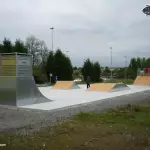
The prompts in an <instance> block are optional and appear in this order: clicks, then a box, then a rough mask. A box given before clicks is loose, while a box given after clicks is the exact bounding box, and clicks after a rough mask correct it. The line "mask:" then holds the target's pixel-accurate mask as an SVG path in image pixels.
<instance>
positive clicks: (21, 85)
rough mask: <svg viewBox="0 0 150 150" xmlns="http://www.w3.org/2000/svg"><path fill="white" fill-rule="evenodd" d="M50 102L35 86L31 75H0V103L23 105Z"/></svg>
mask: <svg viewBox="0 0 150 150" xmlns="http://www.w3.org/2000/svg"><path fill="white" fill-rule="evenodd" d="M44 102H51V100H49V99H47V98H46V97H44V96H43V95H42V94H41V92H40V91H39V89H38V88H37V87H36V84H35V81H34V78H33V77H31V78H30V77H0V104H2V105H12V106H24V105H31V104H37V103H44Z"/></svg>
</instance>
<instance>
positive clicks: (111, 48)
mask: <svg viewBox="0 0 150 150" xmlns="http://www.w3.org/2000/svg"><path fill="white" fill-rule="evenodd" d="M110 66H111V70H110V71H111V79H112V78H113V74H112V47H110Z"/></svg>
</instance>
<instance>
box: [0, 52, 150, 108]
mask: <svg viewBox="0 0 150 150" xmlns="http://www.w3.org/2000/svg"><path fill="white" fill-rule="evenodd" d="M1 61H2V62H1V64H2V66H1V68H2V69H1V70H2V71H1V72H2V73H1V77H0V103H1V104H2V105H9V106H16V107H20V108H30V109H41V110H53V109H59V108H64V107H69V106H75V105H81V104H86V103H90V102H94V101H102V100H107V99H109V98H113V97H118V96H126V95H129V94H133V93H138V92H142V91H146V90H150V86H149V85H150V76H137V78H136V80H135V82H134V83H133V85H126V84H123V83H95V84H91V87H90V88H89V89H87V88H86V85H85V84H83V85H77V84H76V83H75V82H74V81H57V82H56V84H55V85H54V86H47V87H37V86H36V83H35V81H34V79H33V77H32V67H31V66H32V65H31V64H32V59H31V56H25V55H23V54H22V55H17V54H16V55H8V54H7V55H4V54H3V55H2V56H1ZM10 66H11V69H10ZM12 67H14V68H15V67H16V68H15V71H16V72H15V71H14V72H13V71H12ZM17 69H18V70H17ZM11 73H13V74H11Z"/></svg>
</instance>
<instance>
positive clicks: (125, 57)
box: [124, 56, 127, 79]
mask: <svg viewBox="0 0 150 150" xmlns="http://www.w3.org/2000/svg"><path fill="white" fill-rule="evenodd" d="M124 61H125V76H124V78H125V79H127V56H124Z"/></svg>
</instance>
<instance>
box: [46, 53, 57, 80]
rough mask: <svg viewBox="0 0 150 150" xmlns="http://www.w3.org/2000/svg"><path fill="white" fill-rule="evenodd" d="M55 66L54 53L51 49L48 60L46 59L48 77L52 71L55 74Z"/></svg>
mask: <svg viewBox="0 0 150 150" xmlns="http://www.w3.org/2000/svg"><path fill="white" fill-rule="evenodd" d="M54 67H55V66H54V53H53V51H50V52H49V55H48V58H47V61H46V65H45V70H46V73H47V77H48V79H49V74H50V73H53V74H54Z"/></svg>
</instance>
